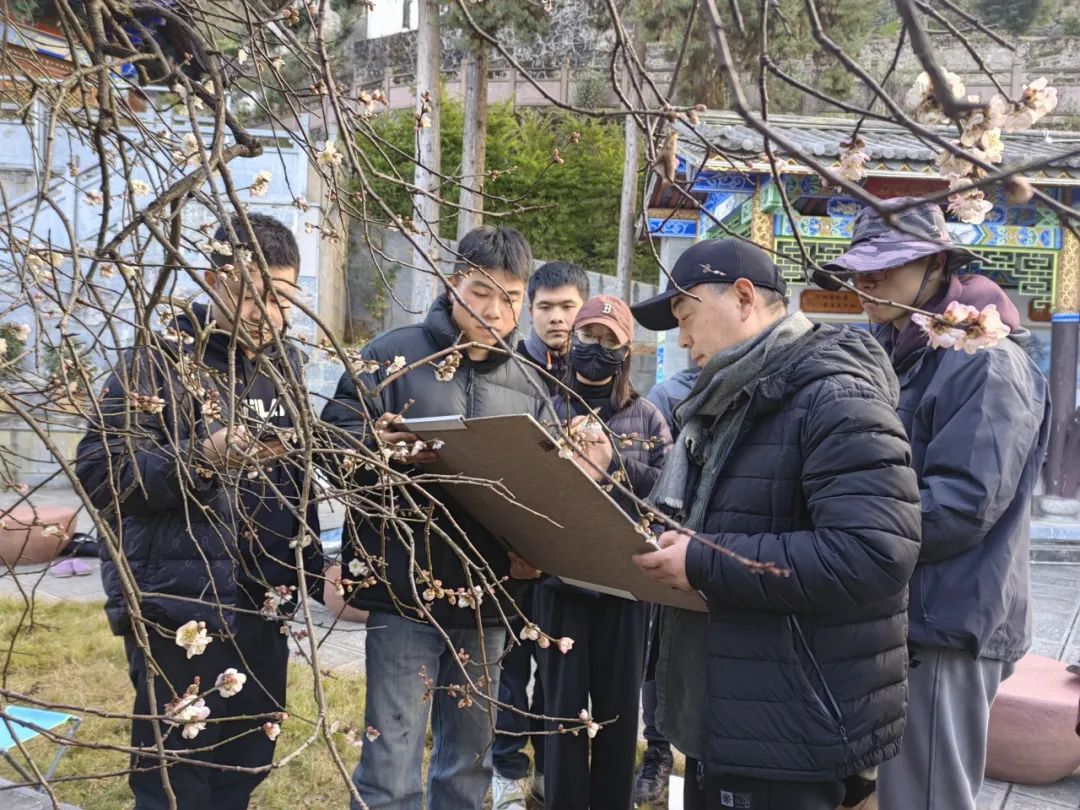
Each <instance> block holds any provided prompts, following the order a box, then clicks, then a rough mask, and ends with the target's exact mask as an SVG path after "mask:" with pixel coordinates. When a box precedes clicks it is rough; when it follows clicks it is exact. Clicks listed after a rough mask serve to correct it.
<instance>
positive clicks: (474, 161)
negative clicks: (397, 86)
mask: <svg viewBox="0 0 1080 810" xmlns="http://www.w3.org/2000/svg"><path fill="white" fill-rule="evenodd" d="M471 44H472V47H470V48H469V49H468V50H467V51H466V52H465V60H464V63H463V64H462V66H461V80H462V82H463V83H464V85H465V87H464V91H465V127H464V131H463V132H462V139H461V192H460V194H459V195H458V203H459V205H460V206H461V208H460V210H459V211H458V226H457V238H458V239H459V240H460V239H461V238H462V237H463V236H465V234H467V233H468V232H469V231H471V230H473V229H474V228H477V227H479V226H480V225H482V224H483V223H484V195H483V194H482V193H481V192H482V191H483V188H484V164H485V158H486V154H487V95H488V49H487V45H486V43H483V42H475V43H471Z"/></svg>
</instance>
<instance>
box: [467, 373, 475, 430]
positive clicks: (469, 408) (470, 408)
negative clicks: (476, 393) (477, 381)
mask: <svg viewBox="0 0 1080 810" xmlns="http://www.w3.org/2000/svg"><path fill="white" fill-rule="evenodd" d="M474 374H475V372H474V370H473V368H472V366H471V365H470V366H469V369H468V374H466V376H465V418H466V419H472V418H473V416H474V413H473V410H474V408H473V375H474Z"/></svg>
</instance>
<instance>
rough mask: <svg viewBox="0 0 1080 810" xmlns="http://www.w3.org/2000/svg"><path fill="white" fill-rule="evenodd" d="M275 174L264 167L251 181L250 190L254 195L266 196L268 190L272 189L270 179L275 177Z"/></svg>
mask: <svg viewBox="0 0 1080 810" xmlns="http://www.w3.org/2000/svg"><path fill="white" fill-rule="evenodd" d="M273 177H274V176H273V175H272V174H271V173H270V172H269V171H267V170H266V169H263V170H262V171H261V172H259V173H258V174H256V175H255V177H254V179H253V180H252V181H251V188H250V189H249V192H250V193H251V196H252V197H265V196H266V192H267V191H269V190H270V181H271V180H272V179H273Z"/></svg>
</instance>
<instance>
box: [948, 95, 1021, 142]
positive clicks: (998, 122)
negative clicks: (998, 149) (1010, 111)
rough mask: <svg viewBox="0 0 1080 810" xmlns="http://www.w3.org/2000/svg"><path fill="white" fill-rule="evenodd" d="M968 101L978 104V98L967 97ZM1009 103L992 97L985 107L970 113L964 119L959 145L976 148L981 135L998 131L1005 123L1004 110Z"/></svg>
mask: <svg viewBox="0 0 1080 810" xmlns="http://www.w3.org/2000/svg"><path fill="white" fill-rule="evenodd" d="M968 101H970V102H972V103H978V101H979V98H978V96H968ZM1008 104H1009V102H1008V101H1007V100H1006V99H1005V98H1004V97H1003V96H1000V95H995V96H993V97H992V98H991V99H990V101H989V102H987V104H986V106H985V107H983V108H982V109H980V110H976V111H975V112H973V113H971V115H969V116H968V117H967V118H966V119H964V130H963V132H962V133H961V134H960V143H962V144H963V145H964V146H968V147H970V146H978V145H979V142H980V141H981V140H982V137H983V135H985V134H986V133H987V132H989V131H990V130H992V129H997V130H1000V129H1001V126H1002V124H1003V123H1004V121H1005V110H1006V108H1007V107H1008Z"/></svg>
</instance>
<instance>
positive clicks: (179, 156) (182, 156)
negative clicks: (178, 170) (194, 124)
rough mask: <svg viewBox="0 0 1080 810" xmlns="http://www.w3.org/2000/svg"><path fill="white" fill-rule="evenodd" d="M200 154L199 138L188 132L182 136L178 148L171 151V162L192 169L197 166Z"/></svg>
mask: <svg viewBox="0 0 1080 810" xmlns="http://www.w3.org/2000/svg"><path fill="white" fill-rule="evenodd" d="M201 152H202V144H201V143H200V141H199V138H198V137H197V136H196V135H195V133H194V132H189V133H187V134H186V135H184V139H183V141H182V143H181V146H180V148H179V149H176V150H174V151H173V153H172V156H173V161H174V162H176V163H180V164H182V165H184V166H186V167H188V168H193V167H195V166H198V165H199V162H200V154H201Z"/></svg>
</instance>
